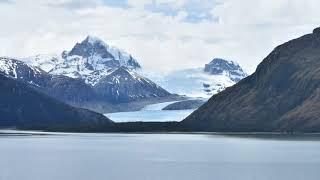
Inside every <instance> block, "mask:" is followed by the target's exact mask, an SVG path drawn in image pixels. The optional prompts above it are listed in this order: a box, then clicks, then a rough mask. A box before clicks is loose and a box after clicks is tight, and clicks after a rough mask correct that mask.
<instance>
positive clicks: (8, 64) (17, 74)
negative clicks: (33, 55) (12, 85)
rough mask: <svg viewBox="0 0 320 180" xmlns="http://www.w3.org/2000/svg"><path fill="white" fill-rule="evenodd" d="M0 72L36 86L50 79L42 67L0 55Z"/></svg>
mask: <svg viewBox="0 0 320 180" xmlns="http://www.w3.org/2000/svg"><path fill="white" fill-rule="evenodd" d="M0 73H1V74H3V75H5V76H7V77H10V78H14V79H18V80H23V81H25V82H27V83H29V84H32V85H36V86H42V85H43V84H44V83H46V82H47V81H48V79H50V75H48V74H47V73H46V72H45V71H43V70H42V69H40V68H38V67H33V66H30V65H28V64H26V63H24V62H22V61H19V60H17V59H13V58H8V57H0Z"/></svg>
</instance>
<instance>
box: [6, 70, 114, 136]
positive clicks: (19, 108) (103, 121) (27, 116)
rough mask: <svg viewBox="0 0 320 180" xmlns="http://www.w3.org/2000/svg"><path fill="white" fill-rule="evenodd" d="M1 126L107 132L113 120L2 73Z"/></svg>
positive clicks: (111, 126)
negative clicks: (78, 107)
mask: <svg viewBox="0 0 320 180" xmlns="http://www.w3.org/2000/svg"><path fill="white" fill-rule="evenodd" d="M0 87H1V88H0V114H1V117H0V126H1V127H18V128H23V129H39V130H53V131H101V130H103V131H105V130H111V129H112V128H113V122H112V121H110V120H109V119H107V118H106V117H104V116H103V115H100V114H97V113H94V112H92V111H89V110H85V109H77V108H73V107H71V106H69V105H66V104H64V103H61V102H59V101H57V100H54V99H53V98H50V97H48V96H46V95H44V94H42V93H40V92H37V91H35V90H34V89H33V88H30V87H29V85H27V84H24V83H22V82H19V81H17V80H14V79H12V78H8V77H6V76H4V75H0Z"/></svg>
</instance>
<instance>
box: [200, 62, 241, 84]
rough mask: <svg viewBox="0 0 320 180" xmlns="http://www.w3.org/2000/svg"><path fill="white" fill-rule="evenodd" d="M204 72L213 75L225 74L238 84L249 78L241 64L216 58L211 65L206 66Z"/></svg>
mask: <svg viewBox="0 0 320 180" xmlns="http://www.w3.org/2000/svg"><path fill="white" fill-rule="evenodd" d="M204 71H205V72H208V73H210V74H212V75H219V74H220V75H221V74H225V75H226V76H228V77H230V79H231V80H232V81H234V82H236V83H237V82H239V81H240V80H241V79H243V78H244V77H246V76H247V74H246V73H245V72H244V71H243V69H242V68H241V67H240V65H239V64H237V63H235V62H233V61H227V60H224V59H220V58H214V59H213V60H212V61H211V62H210V63H209V64H206V65H205V68H204Z"/></svg>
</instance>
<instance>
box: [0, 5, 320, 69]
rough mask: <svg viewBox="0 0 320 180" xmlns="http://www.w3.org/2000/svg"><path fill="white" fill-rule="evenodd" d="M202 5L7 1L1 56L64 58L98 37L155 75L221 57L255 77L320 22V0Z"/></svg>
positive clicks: (0, 8)
mask: <svg viewBox="0 0 320 180" xmlns="http://www.w3.org/2000/svg"><path fill="white" fill-rule="evenodd" d="M0 2H1V0H0ZM115 2H118V4H117V3H116V4H115ZM196 2H198V1H196V0H177V1H173V0H127V1H121V2H120V1H112V0H91V1H83V0H58V1H50V0H19V1H16V2H15V3H9V4H8V3H2V4H0V17H2V22H1V23H2V30H1V31H0V41H1V44H0V53H1V55H4V56H16V57H25V56H30V55H34V54H37V53H51V52H61V51H62V50H65V49H67V50H69V49H71V48H72V46H73V45H74V44H75V43H76V42H79V41H81V40H82V39H83V38H85V37H86V36H87V35H88V34H92V35H95V36H99V37H101V38H102V39H105V40H106V41H107V42H108V43H110V44H113V45H116V46H118V47H120V48H122V49H124V50H126V51H128V52H130V53H132V54H133V55H134V56H135V57H136V58H137V59H139V60H140V62H141V63H142V64H143V66H144V67H145V68H148V69H151V70H158V71H159V70H160V71H170V70H175V69H182V68H189V67H199V66H203V65H204V64H205V63H208V62H209V61H210V60H211V59H213V58H214V57H222V58H228V59H233V60H235V61H238V62H239V63H240V64H241V65H243V66H244V68H245V69H246V70H248V71H249V72H253V71H254V69H255V67H256V66H257V64H258V63H259V62H260V61H261V60H262V59H263V58H264V57H265V56H266V55H267V54H268V53H269V52H270V51H271V50H272V49H273V48H274V47H275V46H276V45H278V44H280V43H283V42H285V41H287V40H289V39H292V38H296V37H298V36H300V35H303V34H306V33H309V32H311V31H312V29H313V28H315V27H317V26H318V25H319V23H320V19H319V18H317V17H319V15H320V12H319V11H318V10H317V7H319V5H320V2H318V1H316V0H308V1H300V0H278V1H264V0H245V1H239V0H219V1H218V0H203V1H201V2H202V3H196ZM150 5H152V6H154V9H152V8H151V9H150ZM200 12H202V13H200ZM192 18H193V20H192Z"/></svg>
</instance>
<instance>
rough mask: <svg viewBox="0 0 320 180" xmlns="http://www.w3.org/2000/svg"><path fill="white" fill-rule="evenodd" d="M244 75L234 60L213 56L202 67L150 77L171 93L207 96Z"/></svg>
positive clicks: (230, 84)
mask: <svg viewBox="0 0 320 180" xmlns="http://www.w3.org/2000/svg"><path fill="white" fill-rule="evenodd" d="M246 76H247V74H246V73H245V72H244V71H243V69H242V68H241V67H240V66H239V64H237V63H236V62H233V61H227V60H224V59H220V58H215V59H213V60H212V61H211V62H210V63H209V64H206V65H205V67H204V68H193V69H184V70H178V71H174V72H172V73H170V74H168V75H165V76H164V77H162V76H160V77H153V78H152V79H154V80H155V81H156V82H157V83H158V84H160V85H161V86H162V87H163V88H165V89H166V90H168V91H169V92H171V93H177V94H181V95H187V96H190V97H203V98H209V97H211V96H212V95H213V94H216V93H219V92H221V91H223V90H224V89H225V88H227V87H229V86H232V85H234V84H235V83H237V82H238V81H239V80H240V79H243V78H245V77H246Z"/></svg>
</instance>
